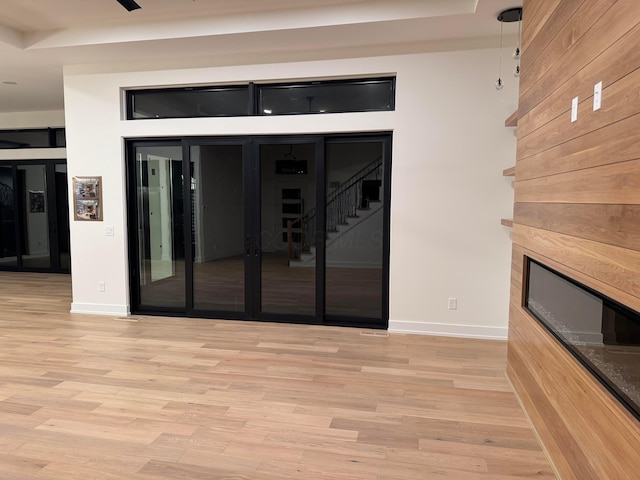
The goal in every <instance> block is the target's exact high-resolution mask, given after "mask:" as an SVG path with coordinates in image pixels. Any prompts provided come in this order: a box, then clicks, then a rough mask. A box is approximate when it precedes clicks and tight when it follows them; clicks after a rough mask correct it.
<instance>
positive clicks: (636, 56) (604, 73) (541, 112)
mask: <svg viewBox="0 0 640 480" xmlns="http://www.w3.org/2000/svg"><path fill="white" fill-rule="evenodd" d="M638 44H640V25H638V26H636V27H635V28H633V29H632V30H630V31H629V32H628V33H627V34H626V35H624V36H623V37H621V38H620V39H618V40H617V41H616V42H615V43H613V44H612V45H610V46H609V47H608V48H607V49H606V50H604V51H603V52H602V53H601V54H600V55H598V56H597V57H596V58H594V60H593V61H592V62H590V63H589V64H588V65H586V66H585V67H584V68H583V69H581V70H580V71H579V72H578V73H577V74H576V75H575V76H573V77H571V78H570V79H569V80H568V81H566V82H565V83H564V84H562V85H561V86H560V87H559V88H558V89H557V90H555V91H554V92H553V93H551V94H550V95H548V96H547V97H545V98H544V100H542V101H541V102H539V103H538V104H537V105H536V106H535V107H533V108H532V109H531V110H530V111H529V112H528V113H527V114H526V115H525V114H523V118H522V122H520V123H519V124H518V127H519V128H518V137H519V138H523V137H526V136H527V135H528V134H530V133H531V132H533V131H534V130H536V129H538V128H540V127H541V126H543V125H545V124H546V123H548V122H550V121H551V120H553V119H555V118H556V117H558V116H560V115H562V114H563V113H565V112H567V111H569V110H570V109H571V99H572V98H574V97H578V98H579V99H580V100H581V101H583V100H587V99H589V98H592V97H593V86H594V85H595V84H596V83H598V82H602V86H603V89H606V88H608V87H609V86H611V85H612V84H613V82H614V81H617V80H618V79H620V78H622V77H624V76H626V75H628V74H630V73H631V72H633V71H634V69H636V68H638V64H640V49H638V48H637V46H638ZM523 68H525V67H523ZM525 78H526V77H525Z"/></svg>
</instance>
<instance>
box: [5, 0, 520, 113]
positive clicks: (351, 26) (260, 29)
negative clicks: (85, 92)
mask: <svg viewBox="0 0 640 480" xmlns="http://www.w3.org/2000/svg"><path fill="white" fill-rule="evenodd" d="M136 1H137V2H138V4H140V6H141V7H142V8H141V9H139V10H134V11H132V12H127V11H126V10H125V9H124V8H123V7H122V6H120V4H118V3H117V1H116V0H2V15H1V16H0V60H1V64H2V68H1V69H0V112H15V111H37V110H59V109H62V108H63V93H62V92H63V88H62V69H63V66H64V65H83V64H84V65H86V64H98V63H106V64H113V65H116V64H123V63H124V64H127V63H133V64H136V65H138V64H141V63H144V62H149V61H152V60H159V59H166V61H167V62H170V64H171V65H180V64H182V63H185V62H186V59H189V60H190V61H193V60H195V59H200V60H201V61H202V62H203V63H204V64H207V65H231V64H248V63H269V62H281V61H302V60H313V59H322V58H336V57H338V58H340V57H342V58H348V57H350V56H363V55H365V56H366V55H379V54H393V53H401V52H414V51H437V50H450V49H456V48H482V47H490V46H498V41H497V38H498V36H499V33H500V23H499V22H498V21H497V20H496V17H497V15H498V14H499V13H500V12H501V11H503V10H505V9H507V8H511V7H514V6H520V5H521V4H522V0H136ZM516 32H517V24H508V23H507V24H504V33H505V38H509V37H510V36H511V37H513V35H515V34H516ZM505 43H506V42H505Z"/></svg>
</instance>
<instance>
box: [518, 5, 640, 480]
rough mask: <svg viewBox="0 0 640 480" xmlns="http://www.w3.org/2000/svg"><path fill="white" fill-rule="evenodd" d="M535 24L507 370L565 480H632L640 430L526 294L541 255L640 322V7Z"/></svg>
mask: <svg viewBox="0 0 640 480" xmlns="http://www.w3.org/2000/svg"><path fill="white" fill-rule="evenodd" d="M570 12H572V13H570ZM523 19H524V20H523V35H522V45H523V59H522V60H523V64H522V74H521V80H520V82H521V83H520V104H519V108H518V110H519V119H518V148H517V162H516V177H515V180H516V181H515V184H514V188H515V199H516V205H515V208H514V227H513V243H514V245H513V256H512V275H511V295H510V325H509V356H508V369H507V371H508V375H509V377H510V378H511V380H512V383H513V385H514V388H515V389H516V391H517V392H518V394H519V397H520V399H521V401H522V403H523V405H524V406H525V408H526V410H527V412H528V414H529V416H530V418H531V420H532V422H533V424H534V426H535V427H536V430H537V432H538V435H539V436H540V438H541V441H542V443H543V445H544V447H545V450H546V451H547V453H548V455H549V457H550V458H551V460H552V462H553V463H554V465H555V468H556V471H557V472H558V475H559V477H560V478H561V479H562V480H565V479H571V480H601V479H605V478H612V479H613V478H615V479H620V480H627V479H628V480H631V479H635V478H637V475H638V472H640V455H638V454H637V452H638V451H640V423H639V422H638V421H637V420H636V419H635V418H634V417H633V416H632V415H631V414H629V413H628V412H627V411H626V409H625V408H624V407H622V406H621V405H620V404H619V402H618V401H617V400H616V399H615V398H614V397H612V396H611V395H610V394H609V393H608V391H606V390H605V389H604V388H603V387H602V386H601V385H600V384H599V383H598V382H597V381H596V380H595V379H594V378H593V377H592V376H591V374H590V373H588V372H587V371H586V370H585V369H584V368H583V367H582V365H581V364H579V363H578V362H577V361H576V360H575V359H574V358H573V357H572V356H571V355H570V354H569V353H568V352H567V351H566V350H564V348H563V347H562V346H561V345H560V344H559V342H558V341H557V340H555V338H553V337H552V336H551V334H549V333H548V332H547V331H546V329H544V328H543V327H542V326H541V325H539V324H538V322H537V320H535V319H534V318H533V316H531V315H530V314H529V313H528V312H527V311H526V310H525V309H524V307H523V300H522V290H523V288H525V285H524V284H523V272H524V265H523V263H524V261H525V258H526V257H527V256H528V257H531V258H534V259H536V260H538V261H540V262H541V263H543V264H545V265H548V266H549V267H551V268H553V269H555V270H557V271H559V272H561V273H562V274H564V275H567V276H569V277H571V278H573V279H575V280H576V281H578V282H580V283H583V284H585V285H587V286H589V287H591V288H593V289H594V290H597V291H600V292H602V293H604V294H605V295H607V296H609V297H610V298H613V299H614V300H617V301H619V302H620V303H622V304H625V305H627V306H628V307H630V308H632V309H634V310H638V311H640V194H639V193H638V192H640V87H639V86H640V53H638V52H639V51H637V48H636V46H637V45H638V44H639V43H640V2H639V1H637V0H593V1H591V0H585V1H582V2H581V1H580V0H575V1H574V0H569V1H566V2H565V1H562V2H557V1H554V0H541V1H535V0H525V2H524V13H523ZM527 48H530V49H532V50H533V51H527ZM527 62H528V63H527ZM600 80H602V81H603V86H604V90H603V95H602V108H601V109H600V110H598V111H593V109H592V95H593V84H594V83H596V82H597V81H600ZM576 95H577V96H578V97H579V100H580V108H579V113H578V120H577V122H575V123H571V122H570V119H569V116H570V104H571V98H573V97H574V96H576Z"/></svg>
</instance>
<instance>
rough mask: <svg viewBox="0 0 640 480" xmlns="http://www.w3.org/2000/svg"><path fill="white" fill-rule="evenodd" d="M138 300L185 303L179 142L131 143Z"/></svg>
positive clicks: (156, 303) (141, 302)
mask: <svg viewBox="0 0 640 480" xmlns="http://www.w3.org/2000/svg"><path fill="white" fill-rule="evenodd" d="M135 159H136V161H135V177H136V178H135V180H136V193H135V201H136V207H137V208H136V213H137V218H136V229H137V240H138V245H137V247H138V249H137V250H138V272H139V273H138V283H139V285H138V297H139V305H140V306H143V307H144V306H147V307H168V308H179V309H184V308H185V250H184V205H183V203H184V202H183V188H182V147H181V146H173V145H171V146H169V145H167V146H149V147H137V148H135Z"/></svg>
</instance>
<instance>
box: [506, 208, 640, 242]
mask: <svg viewBox="0 0 640 480" xmlns="http://www.w3.org/2000/svg"><path fill="white" fill-rule="evenodd" d="M592 218H601V219H603V221H602V223H593V222H591V219H592ZM637 218H640V205H608V204H586V203H530V202H523V203H516V204H515V205H514V217H513V220H514V222H515V223H518V224H521V225H527V226H529V227H534V228H539V229H542V230H549V231H551V232H556V233H561V234H564V235H568V236H573V237H579V238H582V239H585V240H591V241H593V242H597V243H603V244H608V245H613V246H616V247H622V248H627V249H631V250H634V249H635V250H637V249H638V246H639V245H640V223H638V222H636V221H635V220H636V219H637Z"/></svg>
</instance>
